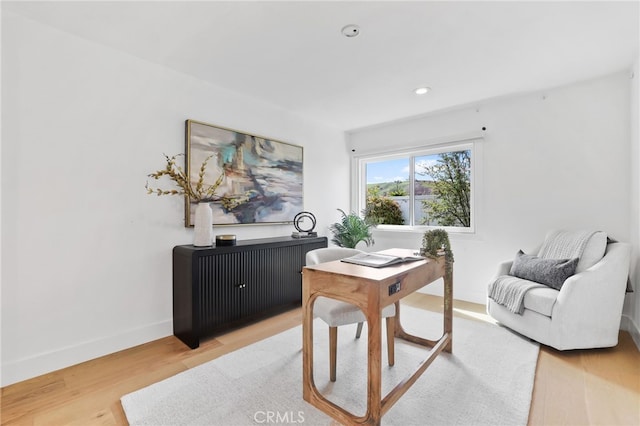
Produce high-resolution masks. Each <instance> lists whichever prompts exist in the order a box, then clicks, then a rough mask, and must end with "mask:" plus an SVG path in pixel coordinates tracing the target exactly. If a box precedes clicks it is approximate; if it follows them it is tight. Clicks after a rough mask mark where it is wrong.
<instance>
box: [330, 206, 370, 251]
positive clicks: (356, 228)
mask: <svg viewBox="0 0 640 426" xmlns="http://www.w3.org/2000/svg"><path fill="white" fill-rule="evenodd" d="M338 211H339V212H340V213H341V214H342V220H341V221H340V222H336V223H334V224H332V225H331V226H329V230H330V231H331V232H332V233H333V238H332V239H331V242H333V243H335V244H336V245H337V246H339V247H347V248H356V245H358V243H359V242H360V241H364V243H365V244H366V245H367V247H369V246H370V245H373V244H374V241H373V236H372V235H371V229H372V228H374V227H375V226H376V225H375V223H373V222H371V221H368V220H366V219H363V218H361V217H360V216H358V215H357V214H355V213H349V214H346V213H345V212H344V211H343V210H340V209H338Z"/></svg>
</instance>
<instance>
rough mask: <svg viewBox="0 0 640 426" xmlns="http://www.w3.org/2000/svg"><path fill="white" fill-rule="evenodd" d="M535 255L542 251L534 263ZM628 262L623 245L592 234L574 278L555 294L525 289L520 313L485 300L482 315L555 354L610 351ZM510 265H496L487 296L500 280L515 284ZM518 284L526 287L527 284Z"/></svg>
mask: <svg viewBox="0 0 640 426" xmlns="http://www.w3.org/2000/svg"><path fill="white" fill-rule="evenodd" d="M550 235H551V234H550ZM547 238H549V235H548V236H547ZM545 241H546V240H545ZM543 247H544V245H543ZM541 254H542V249H541V251H540V252H539V253H538V258H539V257H540V255H541ZM561 257H566V256H561ZM629 262H630V245H629V244H626V243H619V242H609V243H607V236H606V234H605V233H603V232H598V233H595V234H593V235H592V236H591V238H590V239H589V240H588V242H587V243H586V247H585V249H584V252H583V255H582V256H581V257H580V258H579V262H578V264H577V267H576V270H575V274H573V275H571V276H569V277H568V278H566V280H564V281H563V283H562V286H561V287H560V290H556V289H554V288H551V287H548V286H544V285H542V286H535V287H534V288H531V289H530V290H527V291H526V293H525V296H524V299H523V309H522V313H516V312H513V311H512V310H510V309H509V308H508V307H507V306H505V305H504V304H500V303H498V302H496V301H495V300H493V299H492V298H491V297H488V298H487V313H488V314H489V315H490V316H492V317H493V318H494V319H496V320H497V321H498V322H499V323H501V324H502V325H505V326H507V327H509V328H511V329H512V330H514V331H516V332H518V333H520V334H522V335H524V336H527V337H529V338H531V339H533V340H536V341H538V342H540V343H542V344H544V345H547V346H551V347H553V348H555V349H558V350H569V349H587V348H602V347H612V346H616V345H617V344H618V333H619V328H620V320H621V317H622V306H623V303H624V296H625V289H626V283H627V277H628V273H629ZM512 264H513V262H512V261H508V262H503V263H502V264H500V265H499V267H498V272H497V274H496V277H495V278H494V279H493V280H492V282H491V283H490V290H489V291H490V292H491V286H492V285H493V283H495V282H496V281H497V280H498V279H500V278H501V277H507V278H506V279H509V280H518V278H517V277H516V278H512V275H513V273H514V272H513V269H512ZM503 279H504V278H503ZM520 281H521V284H522V285H531V281H530V280H520ZM516 284H517V283H516ZM534 285H535V284H534ZM521 306H522V305H521Z"/></svg>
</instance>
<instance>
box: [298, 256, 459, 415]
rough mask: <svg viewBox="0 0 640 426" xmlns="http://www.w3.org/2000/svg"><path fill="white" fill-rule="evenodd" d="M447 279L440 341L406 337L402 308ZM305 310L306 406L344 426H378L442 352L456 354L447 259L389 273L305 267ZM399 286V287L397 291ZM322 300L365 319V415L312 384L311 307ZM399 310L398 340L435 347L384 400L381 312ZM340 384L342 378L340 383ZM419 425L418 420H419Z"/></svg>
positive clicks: (395, 268) (348, 266) (354, 267)
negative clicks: (344, 304)
mask: <svg viewBox="0 0 640 426" xmlns="http://www.w3.org/2000/svg"><path fill="white" fill-rule="evenodd" d="M383 253H387V254H392V255H396V256H410V255H412V254H413V253H412V250H405V249H391V250H385V251H384V252H383ZM440 277H443V278H444V327H443V333H442V337H441V338H440V339H439V340H435V341H434V340H427V339H423V338H421V337H418V336H413V335H410V334H408V333H407V332H405V330H404V329H403V328H402V325H401V323H400V304H399V301H400V299H402V298H403V297H405V296H407V295H409V294H411V293H413V292H414V291H416V290H418V289H419V288H422V287H424V286H426V285H427V284H430V283H432V282H433V281H435V280H437V279H438V278H440ZM302 283H303V287H302V308H303V323H302V330H303V345H302V348H303V358H302V369H303V372H302V381H303V383H302V389H303V390H302V392H303V398H304V400H305V401H307V402H308V403H310V404H311V405H313V406H315V407H317V408H318V409H320V410H322V411H323V412H325V413H326V414H328V415H329V416H331V417H333V418H334V419H336V420H337V421H339V422H341V423H343V424H371V425H379V424H380V419H381V418H382V416H383V415H384V414H385V413H386V412H387V411H389V409H390V408H391V407H392V406H393V404H395V403H396V402H397V401H398V400H399V399H400V397H401V396H402V395H403V394H404V393H405V392H406V391H407V390H408V389H409V388H410V387H411V385H413V383H415V381H416V380H417V379H418V377H420V375H421V374H422V373H424V371H425V370H426V369H427V367H429V365H430V364H431V363H432V362H433V360H434V359H435V358H436V356H438V354H440V352H442V351H443V350H444V351H446V352H451V351H452V317H453V311H452V293H453V278H452V274H451V273H450V272H449V273H448V272H447V268H446V263H445V259H444V256H443V257H440V258H438V259H437V260H432V259H426V260H421V261H416V262H409V263H404V264H400V265H394V266H388V267H385V268H371V267H368V266H359V265H353V264H349V263H345V262H340V261H335V262H327V263H322V264H319V265H313V266H307V267H305V268H304V269H303V276H302ZM398 283H399V286H398ZM318 296H325V297H330V298H332V299H337V300H343V301H345V302H349V303H352V304H354V305H356V306H358V307H360V309H362V312H363V313H364V315H365V316H366V317H367V324H368V327H367V328H368V344H369V346H368V348H369V351H368V360H367V361H368V366H367V377H368V380H367V386H368V387H367V411H366V413H365V415H364V416H363V417H357V416H355V415H353V414H352V413H350V412H349V411H347V410H345V409H344V408H342V407H340V406H338V405H336V404H334V403H333V402H331V401H329V400H328V399H326V398H325V397H324V396H323V395H322V394H321V393H320V392H319V391H318V389H317V388H316V386H315V383H314V380H313V303H314V301H315V299H316V298H317V297H318ZM392 303H395V305H396V318H395V319H396V321H395V336H396V337H398V338H402V339H405V340H408V341H410V342H413V343H417V344H420V345H423V346H427V347H431V348H432V349H431V351H430V352H429V356H428V357H427V358H426V359H425V360H424V361H422V362H421V363H420V365H418V367H417V368H416V370H415V371H414V372H413V373H411V374H410V375H408V376H407V377H406V378H405V379H404V380H402V381H401V382H400V383H399V384H398V385H397V386H396V387H395V388H393V390H391V392H389V393H388V394H387V395H386V396H384V397H383V396H382V380H381V357H382V350H381V333H382V326H381V322H382V317H381V312H382V308H384V307H385V306H388V305H390V304H392ZM339 380H340V379H339ZM342 380H348V378H347V377H344V376H343V378H342ZM416 420H418V419H416Z"/></svg>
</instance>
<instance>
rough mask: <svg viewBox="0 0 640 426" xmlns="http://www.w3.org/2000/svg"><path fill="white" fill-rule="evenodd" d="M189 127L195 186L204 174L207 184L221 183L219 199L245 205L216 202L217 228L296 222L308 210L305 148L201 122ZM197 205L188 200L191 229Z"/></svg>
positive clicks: (188, 154)
mask: <svg viewBox="0 0 640 426" xmlns="http://www.w3.org/2000/svg"><path fill="white" fill-rule="evenodd" d="M185 124H186V126H185V127H186V138H185V141H186V147H185V153H186V157H185V163H186V173H187V176H189V179H190V180H191V184H192V185H196V184H197V182H198V180H199V179H200V176H201V174H202V175H203V176H204V183H205V184H206V185H212V184H214V183H215V182H217V181H220V182H219V186H218V188H217V190H216V195H217V196H220V197H229V198H232V199H235V200H241V201H240V202H239V204H238V205H233V206H229V205H228V204H224V203H223V202H220V201H215V202H212V203H211V209H212V211H213V224H214V225H245V224H274V223H292V222H293V218H294V217H295V215H296V214H297V213H299V212H300V211H302V210H304V209H303V197H302V195H303V194H302V184H303V175H302V162H303V161H302V160H303V149H302V147H301V146H298V145H292V144H289V143H285V142H280V141H276V140H273V139H268V138H265V137H262V136H255V135H250V134H246V133H242V132H239V131H236V130H232V129H225V128H223V127H216V126H213V125H211V124H207V123H202V122H199V121H195V120H187V121H186V123H185ZM207 159H208V161H207V162H206V167H205V168H204V169H202V165H203V162H204V161H205V160H207ZM196 204H197V203H196V202H195V201H193V200H191V199H189V197H186V199H185V225H186V226H193V223H194V212H195V207H196ZM223 204H224V205H223Z"/></svg>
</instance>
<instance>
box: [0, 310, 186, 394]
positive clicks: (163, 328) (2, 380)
mask: <svg viewBox="0 0 640 426" xmlns="http://www.w3.org/2000/svg"><path fill="white" fill-rule="evenodd" d="M171 334H173V321H172V320H170V319H169V320H165V321H161V322H158V323H155V324H150V325H147V326H144V327H139V328H135V329H133V330H128V331H126V332H124V333H121V334H118V335H115V336H108V337H104V338H100V339H95V340H90V341H87V342H82V343H79V344H77V345H72V346H67V347H64V348H60V349H56V350H53V351H50V352H44V353H41V354H37V355H34V356H31V357H27V358H23V359H19V360H16V361H10V362H7V363H3V364H2V369H1V370H0V371H1V373H0V374H1V377H0V385H1V386H3V387H4V386H8V385H11V384H13V383H17V382H21V381H23V380H27V379H31V378H33V377H37V376H40V375H42V374H46V373H51V372H53V371H56V370H60V369H62V368H66V367H70V366H72V365H75V364H79V363H81V362H85V361H89V360H92V359H95V358H99V357H101V356H104V355H109V354H112V353H114V352H118V351H121V350H123V349H128V348H131V347H134V346H138V345H141V344H143V343H147V342H150V341H152V340H157V339H160V338H163V337H166V336H170V335H171Z"/></svg>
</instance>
